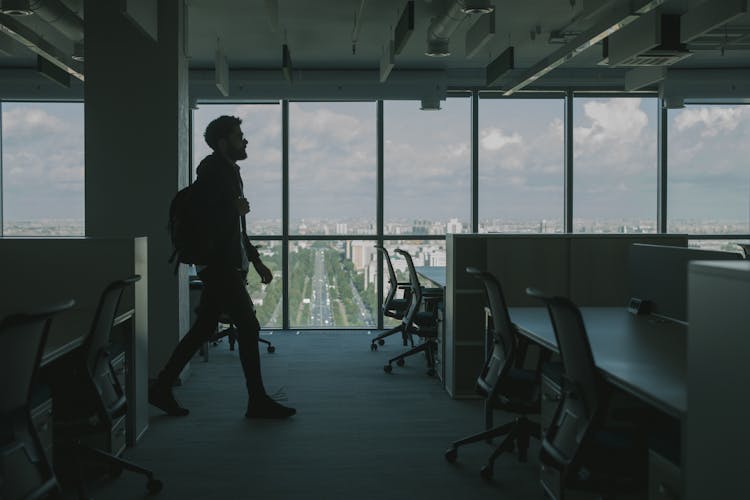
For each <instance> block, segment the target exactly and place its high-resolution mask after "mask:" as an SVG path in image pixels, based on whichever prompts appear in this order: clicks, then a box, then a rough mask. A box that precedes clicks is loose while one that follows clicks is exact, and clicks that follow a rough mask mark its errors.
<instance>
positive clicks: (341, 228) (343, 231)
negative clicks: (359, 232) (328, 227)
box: [336, 222, 348, 234]
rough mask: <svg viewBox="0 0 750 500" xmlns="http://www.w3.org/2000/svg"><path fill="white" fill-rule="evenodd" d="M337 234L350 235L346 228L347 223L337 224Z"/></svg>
mask: <svg viewBox="0 0 750 500" xmlns="http://www.w3.org/2000/svg"><path fill="white" fill-rule="evenodd" d="M336 234H348V228H347V226H346V222H337V223H336Z"/></svg>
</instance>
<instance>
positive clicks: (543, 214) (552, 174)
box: [479, 99, 565, 233]
mask: <svg viewBox="0 0 750 500" xmlns="http://www.w3.org/2000/svg"><path fill="white" fill-rule="evenodd" d="M564 111H565V108H564V106H563V101H562V100H560V99H483V100H480V101H479V232H480V233H489V232H501V233H561V232H563V208H564V207H563V203H564V201H563V196H564V184H563V182H564V179H563V166H564V163H565V159H564V151H565V150H564V143H563V128H564V127H563V123H564V121H563V113H564Z"/></svg>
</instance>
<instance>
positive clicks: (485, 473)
mask: <svg viewBox="0 0 750 500" xmlns="http://www.w3.org/2000/svg"><path fill="white" fill-rule="evenodd" d="M479 475H481V476H482V478H483V479H485V480H486V481H490V480H492V467H491V466H489V465H485V466H484V467H482V470H480V471H479Z"/></svg>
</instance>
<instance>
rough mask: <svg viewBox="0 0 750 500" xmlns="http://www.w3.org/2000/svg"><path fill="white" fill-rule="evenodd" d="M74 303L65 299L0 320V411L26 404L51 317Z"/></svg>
mask: <svg viewBox="0 0 750 500" xmlns="http://www.w3.org/2000/svg"><path fill="white" fill-rule="evenodd" d="M74 303H75V302H74V301H73V300H68V301H66V302H62V303H60V304H57V305H54V306H52V307H48V308H45V309H41V310H38V311H35V312H29V313H22V314H14V315H11V316H8V317H6V318H5V319H3V320H2V322H0V380H2V381H3V397H2V398H0V414H2V415H6V414H9V413H12V412H14V411H16V410H18V409H21V408H25V407H26V405H27V404H28V400H29V395H30V391H31V383H32V381H33V379H34V375H35V374H36V370H37V369H38V367H39V364H40V361H41V359H42V353H43V351H44V345H45V343H46V340H47V334H48V332H49V326H50V323H51V321H52V317H53V316H54V315H55V314H57V313H60V312H62V311H65V310H67V309H70V308H71V307H73V304H74Z"/></svg>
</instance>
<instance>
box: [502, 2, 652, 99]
mask: <svg viewBox="0 0 750 500" xmlns="http://www.w3.org/2000/svg"><path fill="white" fill-rule="evenodd" d="M663 3H664V0H622V1H619V2H617V4H616V5H614V6H613V8H612V9H611V10H609V11H606V12H604V13H602V15H601V17H600V19H599V20H598V21H597V22H596V24H595V25H594V26H593V27H592V28H589V29H588V30H586V31H584V32H583V33H581V34H580V35H578V36H577V37H575V38H574V39H573V40H572V41H570V42H569V43H566V44H565V45H564V46H562V47H560V48H559V49H557V50H556V51H555V52H553V53H552V54H550V55H549V56H547V57H545V58H544V59H542V60H541V61H539V62H538V63H537V64H535V65H534V66H532V67H531V68H530V69H529V70H528V71H525V72H524V73H522V74H521V76H519V77H518V78H516V79H515V81H513V82H511V84H510V86H509V88H508V89H507V90H505V92H503V95H505V96H509V95H512V94H513V93H515V92H517V91H519V90H521V89H522V88H524V87H526V86H527V85H530V84H531V83H533V82H535V81H536V80H538V79H539V78H541V77H542V76H544V75H546V74H547V73H549V72H550V71H552V70H553V69H555V68H557V67H558V66H560V65H562V64H564V63H565V62H567V61H569V60H570V59H572V58H574V57H576V56H577V55H579V54H581V53H582V52H584V51H585V50H586V49H589V48H590V47H592V46H594V45H595V44H597V43H599V42H600V41H602V40H604V39H605V38H606V37H608V36H609V35H611V34H612V33H616V32H617V31H618V30H620V29H622V28H624V27H625V26H627V25H628V24H630V23H632V22H633V21H635V20H636V19H638V18H639V17H640V16H642V15H644V14H647V13H649V12H651V11H652V10H654V9H655V8H657V7H659V6H660V5H661V4H663Z"/></svg>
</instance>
